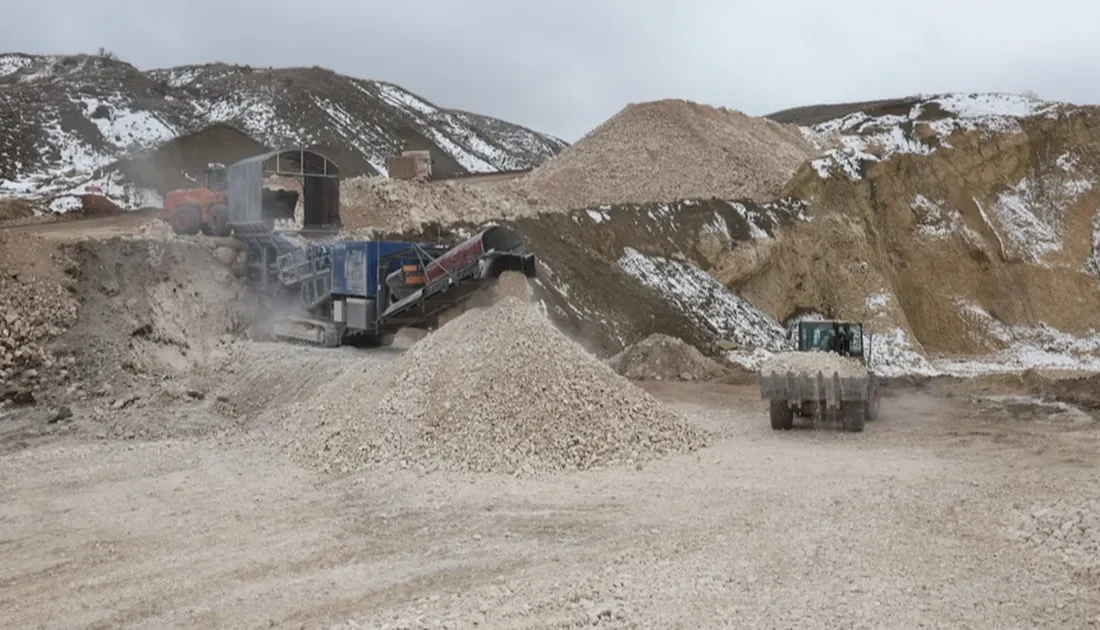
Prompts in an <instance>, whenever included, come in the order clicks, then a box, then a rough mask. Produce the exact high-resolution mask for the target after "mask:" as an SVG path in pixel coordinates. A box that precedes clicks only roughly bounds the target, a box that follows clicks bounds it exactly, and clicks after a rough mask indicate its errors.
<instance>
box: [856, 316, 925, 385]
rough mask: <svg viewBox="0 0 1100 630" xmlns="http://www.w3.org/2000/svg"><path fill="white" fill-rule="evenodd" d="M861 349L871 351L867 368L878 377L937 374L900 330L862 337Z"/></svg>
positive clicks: (906, 335)
mask: <svg viewBox="0 0 1100 630" xmlns="http://www.w3.org/2000/svg"><path fill="white" fill-rule="evenodd" d="M863 347H864V348H870V349H871V355H870V357H869V361H868V363H869V367H870V368H871V371H873V372H874V373H875V374H878V375H879V376H883V377H886V378H892V377H897V376H910V375H913V376H936V375H937V374H938V373H939V370H937V369H936V368H935V367H933V365H932V363H930V362H929V361H928V359H926V358H925V357H924V356H923V355H922V354H921V353H920V352H918V351H917V348H916V347H914V345H913V342H912V341H911V340H910V337H909V334H908V333H906V332H905V331H904V330H902V329H901V328H893V329H891V330H887V331H884V332H881V333H875V334H871V335H866V334H865V335H864V338H863Z"/></svg>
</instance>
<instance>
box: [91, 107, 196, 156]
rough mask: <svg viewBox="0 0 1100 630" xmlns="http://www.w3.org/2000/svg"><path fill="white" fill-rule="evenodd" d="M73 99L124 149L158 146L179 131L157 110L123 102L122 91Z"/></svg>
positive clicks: (104, 135)
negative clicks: (109, 95) (103, 97)
mask: <svg viewBox="0 0 1100 630" xmlns="http://www.w3.org/2000/svg"><path fill="white" fill-rule="evenodd" d="M72 102H74V103H79V104H81V105H82V108H83V111H84V117H85V118H87V119H88V120H90V121H91V122H92V124H94V125H95V126H96V128H97V129H99V133H100V134H101V135H102V136H103V139H104V140H105V141H107V142H108V143H109V144H112V145H114V146H116V147H118V148H120V149H133V148H139V147H151V146H156V145H158V144H160V143H162V142H166V141H168V140H171V139H172V138H175V137H176V135H177V132H176V130H175V129H173V128H172V127H171V126H169V125H167V124H166V123H165V122H164V121H163V120H161V119H160V118H159V117H158V116H157V115H156V114H155V113H154V112H150V111H143V110H132V109H130V108H128V107H126V106H124V105H121V103H122V102H123V96H122V95H116V97H115V98H113V99H107V100H101V99H98V98H92V97H81V98H80V99H79V100H73V101H72Z"/></svg>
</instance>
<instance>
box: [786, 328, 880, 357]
mask: <svg viewBox="0 0 1100 630" xmlns="http://www.w3.org/2000/svg"><path fill="white" fill-rule="evenodd" d="M837 332H841V333H844V334H845V335H847V337H848V340H849V343H848V348H847V350H848V352H847V354H848V356H851V357H855V358H858V359H865V357H864V348H863V324H861V323H859V322H845V321H837V320H831V319H824V320H807V321H801V322H798V332H797V339H796V344H797V348H798V351H799V352H810V351H814V350H817V351H821V352H837V346H836V345H835V341H836V333H837Z"/></svg>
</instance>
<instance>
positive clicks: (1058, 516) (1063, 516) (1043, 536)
mask: <svg viewBox="0 0 1100 630" xmlns="http://www.w3.org/2000/svg"><path fill="white" fill-rule="evenodd" d="M1013 533H1014V534H1015V535H1016V537H1017V538H1018V539H1019V540H1020V541H1021V542H1023V543H1024V544H1025V545H1027V546H1028V547H1032V548H1034V549H1038V550H1040V551H1044V552H1047V553H1051V554H1053V555H1055V556H1057V557H1059V558H1061V559H1062V561H1064V562H1066V563H1068V564H1070V565H1071V566H1073V567H1076V568H1079V569H1097V568H1100V501H1097V500H1096V499H1087V500H1082V501H1080V502H1074V503H1070V502H1065V501H1060V502H1058V503H1057V504H1055V505H1052V506H1048V507H1044V508H1040V509H1037V510H1035V511H1033V512H1031V513H1030V514H1025V515H1024V516H1023V517H1021V518H1020V521H1019V522H1018V523H1017V524H1016V528H1015V530H1014V532H1013Z"/></svg>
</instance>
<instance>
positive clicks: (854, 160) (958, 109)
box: [802, 94, 1061, 181]
mask: <svg viewBox="0 0 1100 630" xmlns="http://www.w3.org/2000/svg"><path fill="white" fill-rule="evenodd" d="M1059 105H1061V104H1060V103H1053V102H1049V101H1040V100H1036V99H1031V98H1028V97H1025V96H1020V95H1017V94H945V95H940V96H937V97H933V98H928V99H925V100H922V101H921V102H918V103H916V104H915V105H913V106H912V107H911V108H910V110H909V112H908V113H907V114H906V115H899V114H887V115H882V116H872V115H870V114H868V113H866V112H863V111H858V112H852V113H850V114H847V115H845V116H842V117H840V118H836V119H833V120H827V121H824V122H821V123H818V124H815V125H812V126H810V127H804V128H803V130H802V135H803V136H804V137H805V138H806V139H807V140H808V141H809V142H810V143H811V144H812V145H814V146H815V147H817V148H818V150H821V151H824V153H823V154H822V155H820V156H819V157H817V158H816V159H814V160H812V161H811V162H810V164H811V166H812V167H813V169H814V171H816V172H817V174H818V176H819V177H821V178H823V179H824V178H828V177H830V176H831V175H832V173H834V172H840V173H842V174H844V175H845V176H847V177H848V178H849V179H851V180H853V181H858V180H859V179H861V177H862V172H863V169H864V168H865V166H866V165H867V164H869V163H873V162H880V161H883V160H886V159H889V158H890V157H891V156H893V155H897V154H909V155H931V154H932V153H933V152H935V151H936V150H937V149H938V148H939V147H950V146H951V145H950V142H949V138H950V137H951V135H953V134H955V133H958V132H969V131H978V132H981V133H982V134H984V135H990V134H993V133H1009V132H1017V131H1019V130H1020V125H1019V122H1018V121H1019V119H1020V118H1026V117H1032V116H1040V115H1047V116H1049V115H1055V114H1056V113H1057V109H1058V107H1059ZM935 109H939V110H941V111H942V112H943V113H944V114H946V116H945V117H940V118H935V115H934V114H935V113H936V112H935V111H934V110H935ZM922 125H926V126H927V128H929V129H931V130H932V131H933V132H934V135H935V138H931V137H929V138H921V137H918V135H917V131H916V130H917V129H918V127H920V126H922Z"/></svg>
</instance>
